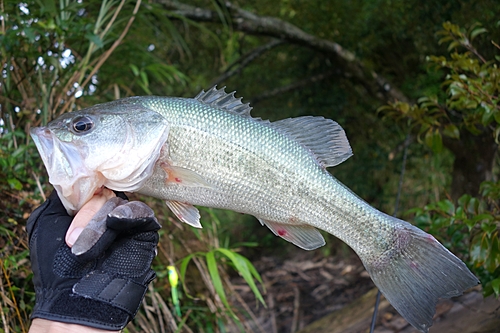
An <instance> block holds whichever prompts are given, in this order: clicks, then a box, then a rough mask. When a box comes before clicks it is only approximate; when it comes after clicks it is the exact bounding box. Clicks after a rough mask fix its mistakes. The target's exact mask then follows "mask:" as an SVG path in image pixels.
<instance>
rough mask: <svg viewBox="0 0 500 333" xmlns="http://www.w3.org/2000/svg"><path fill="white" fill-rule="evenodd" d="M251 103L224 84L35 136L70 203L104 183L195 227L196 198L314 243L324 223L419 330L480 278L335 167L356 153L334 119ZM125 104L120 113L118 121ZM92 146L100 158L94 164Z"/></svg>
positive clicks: (65, 123) (85, 116)
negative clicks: (269, 116)
mask: <svg viewBox="0 0 500 333" xmlns="http://www.w3.org/2000/svg"><path fill="white" fill-rule="evenodd" d="M250 110H251V108H250V107H249V106H248V105H247V104H242V103H241V102H240V100H239V99H236V98H235V97H234V93H233V94H226V93H225V92H224V91H223V90H217V89H215V88H213V89H211V90H209V91H208V92H204V91H202V92H201V93H200V94H199V95H198V96H196V97H195V98H194V99H185V98H162V97H133V98H128V99H124V100H119V101H115V102H111V103H107V104H102V105H97V106H94V107H92V108H89V109H87V110H82V111H78V112H75V113H70V114H66V115H63V116H62V117H61V118H62V119H59V120H55V121H54V122H52V123H51V124H49V125H48V127H47V128H44V129H38V130H37V129H35V130H34V131H33V132H32V135H33V137H34V138H35V142H36V143H37V146H38V148H39V150H40V153H41V155H42V158H43V159H44V163H45V165H46V166H47V169H48V171H49V175H50V176H51V178H52V180H53V181H52V180H51V182H53V184H54V183H56V184H55V186H56V189H57V190H58V192H59V195H60V197H64V196H65V195H64V192H66V194H67V195H66V197H65V199H64V200H63V202H67V203H68V205H67V208H68V210H69V211H74V210H78V209H79V208H80V207H81V205H83V203H85V200H88V199H86V198H87V197H88V193H89V192H91V194H93V191H94V190H95V189H96V188H97V187H99V186H107V187H109V188H111V189H115V190H125V191H127V190H128V191H135V192H139V193H142V194H146V195H150V196H153V197H157V198H161V199H164V200H166V202H167V204H168V206H169V207H170V208H171V210H172V211H173V212H174V213H175V215H176V216H177V217H178V218H179V219H180V220H181V221H183V222H186V223H188V224H190V225H192V226H195V227H201V224H200V222H199V213H198V210H197V209H196V208H195V207H194V205H201V206H207V207H215V208H224V209H230V210H234V211H237V212H241V213H246V214H251V215H253V216H255V217H256V218H257V219H259V221H260V222H261V223H262V224H264V225H266V226H267V227H269V228H270V229H271V230H272V231H273V233H274V234H275V235H277V236H279V237H282V238H284V239H286V240H287V241H290V242H292V243H294V244H295V245H297V246H299V247H301V248H304V249H307V250H311V249H315V248H317V247H320V246H322V245H324V239H323V237H322V236H321V234H320V233H319V231H318V230H317V229H321V230H324V231H326V232H328V233H330V234H332V235H335V236H336V237H338V238H340V239H341V240H343V241H344V242H346V243H347V244H348V245H349V246H350V247H351V248H353V250H354V251H355V252H356V253H357V254H358V255H359V256H360V258H361V260H362V261H363V264H364V266H365V267H366V269H367V271H368V272H369V273H370V275H371V277H372V279H373V280H374V282H375V284H376V285H377V286H378V287H379V288H380V289H381V291H382V292H383V293H384V295H385V296H386V298H387V299H388V300H389V301H390V302H391V303H392V304H393V306H394V307H395V308H396V309H397V310H398V311H399V312H400V313H401V314H402V315H403V316H404V317H405V318H406V319H407V320H408V321H409V322H410V323H411V324H412V325H413V326H415V327H416V328H418V329H420V330H421V331H422V332H427V330H428V328H429V327H430V326H431V325H432V316H433V314H434V312H435V304H436V302H437V299H438V298H440V297H452V296H457V295H460V294H461V293H462V292H463V291H464V290H466V289H468V288H470V287H472V286H474V285H476V284H477V283H478V280H477V278H476V277H475V276H474V275H473V274H472V273H471V272H470V271H469V270H468V268H467V267H466V265H465V264H464V263H463V262H461V261H460V260H459V259H458V258H456V257H455V256H454V255H453V254H452V253H450V252H449V251H448V250H446V249H445V248H444V247H443V246H442V245H441V244H440V243H439V242H437V241H436V240H435V239H434V238H433V237H432V236H431V235H428V234H426V233H425V232H423V231H421V230H420V229H418V228H416V227H414V226H412V225H411V224H409V223H407V222H405V221H402V220H399V219H396V218H393V217H390V216H388V215H386V214H384V213H382V212H380V211H378V210H376V209H374V208H373V207H371V206H370V205H368V204H367V203H366V202H365V201H363V200H362V199H360V198H359V197H357V196H356V195H355V194H354V193H352V192H351V191H350V190H349V189H348V188H346V187H345V186H344V185H343V184H341V183H340V182H339V181H338V180H336V179H335V178H334V177H333V176H332V175H331V174H330V173H329V172H328V171H327V170H326V168H327V167H330V166H335V165H337V164H339V163H341V162H343V161H344V160H345V159H347V158H349V156H351V154H352V153H351V148H350V146H349V144H348V141H347V138H346V136H345V133H344V131H343V129H342V128H341V127H340V126H339V125H338V124H337V123H335V122H334V121H332V120H328V119H324V118H322V117H300V118H293V119H285V120H281V121H277V122H273V123H271V122H269V121H264V120H261V119H255V118H252V117H251V116H250ZM138 113H140V114H142V115H143V117H142V118H141V117H140V116H138ZM117 114H121V115H123V116H120V117H121V118H120V117H118V118H120V119H118V120H115V121H114V122H111V121H109V119H110V118H113V117H117V116H116V115H117ZM158 115H159V116H160V117H158ZM144 116H148V117H152V118H155V120H154V121H153V120H151V119H149V121H148V120H147V119H144ZM122 118H123V119H125V120H123V119H122ZM107 119H108V120H107ZM136 122H137V123H136ZM103 123H107V124H110V125H108V126H109V127H108V128H107V129H106V128H105V126H106V125H104V126H99V125H102V124H103ZM152 123H153V124H152ZM86 124H91V125H89V126H90V127H91V128H90V130H88V131H85V129H86ZM113 124H114V126H115V127H112V126H113ZM116 124H122V127H125V128H116ZM103 127H104V128H103ZM80 129H81V130H82V131H81V132H80ZM75 132H76V133H75ZM87 132H88V133H87ZM134 132H137V133H140V135H135V136H134V135H132V133H134ZM70 133H73V134H72V135H71V134H70ZM116 136H118V137H120V138H122V137H127V138H128V139H126V140H124V139H123V138H122V139H118V140H117V139H116V138H115V139H113V137H116ZM131 136H134V138H133V140H132V139H130V138H131ZM134 140H135V141H134ZM132 141H134V142H132ZM63 146H64V147H65V148H59V149H61V150H62V153H61V152H58V153H52V156H48V155H50V153H49V151H50V149H51V148H53V147H63ZM68 146H69V147H68ZM97 146H99V147H97ZM146 148H147V149H146ZM102 150H104V151H105V152H104V153H103V152H102ZM80 151H83V152H84V153H79V152H80ZM117 151H119V152H121V153H117ZM44 154H45V157H44ZM68 154H70V155H71V157H67V155H68ZM79 154H80V155H79ZM136 154H138V155H140V158H139V157H138V158H135V157H134V156H135V155H136ZM148 154H149V155H150V156H149V157H148V156H146V155H148ZM93 155H99V156H98V157H96V161H95V162H89V160H92V159H93V157H92V156H93ZM101 155H102V156H101ZM61 156H66V157H61ZM106 156H107V158H106ZM110 159H111V160H113V161H114V162H113V163H111V162H110V161H109V160H110ZM68 160H73V161H72V162H68ZM58 161H59V162H61V161H62V162H61V163H60V164H63V165H66V169H67V170H70V171H68V172H65V171H64V167H63V168H62V169H61V167H59V168H58V166H57V164H58ZM79 164H80V165H85V167H82V168H79V167H78V165H79ZM68 165H70V166H69V167H68ZM125 166H126V167H125ZM120 168H124V169H127V168H128V169H127V171H126V172H123V173H120V170H118V169H120ZM65 173H66V174H67V175H66V176H65V175H64V174H65ZM69 174H71V176H68V175H69ZM78 174H81V175H84V176H82V177H81V181H78V180H76V179H75V175H78ZM70 179H71V180H70ZM89 179H93V180H89ZM65 184H67V185H65ZM92 186H94V187H95V189H92Z"/></svg>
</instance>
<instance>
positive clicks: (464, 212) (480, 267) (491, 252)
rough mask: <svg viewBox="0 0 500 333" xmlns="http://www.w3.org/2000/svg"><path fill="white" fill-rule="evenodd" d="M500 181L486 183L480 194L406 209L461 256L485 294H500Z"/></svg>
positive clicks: (420, 223) (416, 220)
mask: <svg viewBox="0 0 500 333" xmlns="http://www.w3.org/2000/svg"><path fill="white" fill-rule="evenodd" d="M499 200H500V183H495V182H485V183H483V185H482V188H481V196H480V197H477V198H476V197H472V196H470V195H468V194H465V195H463V196H462V197H461V198H460V199H459V200H458V202H457V204H456V205H455V204H454V203H453V202H451V201H450V200H441V201H438V202H435V203H432V204H429V205H426V206H425V207H424V208H415V209H412V210H410V211H409V212H411V213H414V214H415V222H416V223H417V225H418V226H419V227H421V228H424V229H426V230H427V231H428V232H430V233H431V234H433V235H434V236H436V237H437V238H439V239H440V240H441V241H443V242H444V243H445V245H446V246H447V247H449V248H453V249H455V251H459V252H460V253H462V255H464V256H465V257H466V258H467V260H468V262H469V264H470V265H471V268H472V270H473V272H474V273H475V274H476V275H477V276H479V277H480V279H481V283H482V285H483V290H484V295H485V296H488V295H490V294H493V293H494V294H495V296H497V297H498V295H500V239H499V233H500V206H499V205H498V203H499V202H500V201H499Z"/></svg>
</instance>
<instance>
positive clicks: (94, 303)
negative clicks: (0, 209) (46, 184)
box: [27, 192, 160, 330]
mask: <svg viewBox="0 0 500 333" xmlns="http://www.w3.org/2000/svg"><path fill="white" fill-rule="evenodd" d="M106 199H107V197H106ZM110 201H111V202H112V204H111V205H110V204H108V203H109V202H110ZM106 205H107V206H108V209H109V208H110V207H111V210H110V212H106V213H105V214H101V215H103V218H104V219H105V221H106V223H105V224H106V226H107V230H106V231H105V232H104V233H103V234H102V236H101V237H100V239H99V240H98V241H97V242H96V243H95V245H94V246H92V247H91V248H90V250H89V251H87V252H86V253H84V254H82V255H80V256H76V255H74V254H72V253H71V249H70V247H69V246H68V245H67V244H66V242H65V239H68V238H66V232H67V231H68V228H69V227H70V225H71V223H72V221H73V222H75V220H76V222H77V223H79V222H78V220H77V216H75V219H73V218H72V217H70V216H69V215H68V214H67V213H66V210H65V208H64V207H63V205H62V204H61V201H60V200H59V198H58V196H57V194H56V192H53V193H52V195H51V196H50V197H49V198H48V199H47V201H46V202H45V203H44V204H43V205H42V206H40V207H39V208H38V209H36V210H35V211H34V212H33V214H32V215H31V216H30V218H29V219H28V223H27V230H28V235H29V244H30V251H31V261H32V269H33V273H34V277H33V282H34V284H35V292H36V304H35V308H34V310H33V313H32V318H42V319H47V320H51V321H57V322H63V323H69V324H79V325H84V326H88V327H93V328H96V329H105V330H119V329H122V328H123V327H125V325H126V324H127V323H128V322H129V321H130V320H131V319H132V318H133V317H134V316H135V314H136V312H137V310H138V308H139V305H140V302H141V301H142V298H143V297H144V294H145V292H146V289H147V285H148V284H149V282H151V281H152V280H153V279H154V277H155V274H154V272H153V271H152V270H151V268H150V266H151V262H152V260H153V258H154V256H155V252H156V245H157V242H158V233H157V230H158V229H159V228H160V225H159V224H158V222H157V220H156V218H155V217H154V214H153V212H152V210H151V209H150V208H149V207H147V206H146V205H145V204H143V203H140V202H127V201H125V200H123V199H120V198H111V199H110V200H108V201H106ZM106 205H104V206H106ZM97 206H99V205H97ZM104 208H105V207H103V209H104ZM82 211H84V209H83V208H82ZM100 213H102V212H101V211H100ZM84 220H85V219H82V221H84ZM84 222H85V221H84ZM81 226H83V224H81V225H79V226H76V227H75V223H74V224H73V225H72V230H73V231H74V230H75V229H76V228H77V227H81ZM72 230H71V228H70V231H72ZM70 240H71V239H70ZM70 243H71V242H70Z"/></svg>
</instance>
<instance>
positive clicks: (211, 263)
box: [206, 251, 237, 319]
mask: <svg viewBox="0 0 500 333" xmlns="http://www.w3.org/2000/svg"><path fill="white" fill-rule="evenodd" d="M206 259H207V267H208V273H209V274H210V279H211V280H212V284H213V285H214V288H215V292H216V293H217V295H219V298H220V300H221V302H222V304H224V306H225V307H226V308H227V310H229V312H230V313H231V315H232V316H233V317H234V318H235V319H237V317H236V315H235V314H234V313H233V311H232V310H231V307H230V306H229V303H228V301H227V298H226V292H225V291H224V286H223V285H222V280H221V278H220V274H219V269H218V268H217V261H216V260H215V253H214V251H210V252H207V257H206Z"/></svg>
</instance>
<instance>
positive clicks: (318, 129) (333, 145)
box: [271, 116, 352, 167]
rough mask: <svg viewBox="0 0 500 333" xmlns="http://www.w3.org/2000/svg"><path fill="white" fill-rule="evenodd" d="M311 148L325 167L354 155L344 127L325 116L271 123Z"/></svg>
mask: <svg viewBox="0 0 500 333" xmlns="http://www.w3.org/2000/svg"><path fill="white" fill-rule="evenodd" d="M271 126H273V127H275V128H277V129H278V130H280V131H282V132H284V133H286V134H287V135H289V136H290V137H292V138H293V139H295V140H297V141H298V142H299V143H300V144H301V145H302V146H304V147H306V148H307V149H309V150H310V151H311V152H312V153H313V155H314V156H315V157H316V158H317V159H318V162H319V163H320V164H321V165H322V166H324V167H331V166H335V165H338V164H340V163H342V162H344V161H345V160H347V159H348V158H349V157H351V156H352V149H351V146H350V145H349V140H347V136H346V135H345V132H344V129H343V128H342V127H341V126H340V125H339V124H338V123H336V122H335V121H333V120H331V119H325V118H323V117H313V116H305V117H298V118H288V119H283V120H278V121H275V122H273V123H271Z"/></svg>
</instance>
